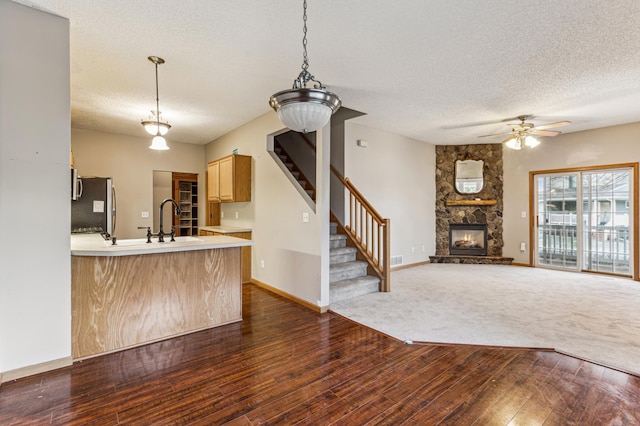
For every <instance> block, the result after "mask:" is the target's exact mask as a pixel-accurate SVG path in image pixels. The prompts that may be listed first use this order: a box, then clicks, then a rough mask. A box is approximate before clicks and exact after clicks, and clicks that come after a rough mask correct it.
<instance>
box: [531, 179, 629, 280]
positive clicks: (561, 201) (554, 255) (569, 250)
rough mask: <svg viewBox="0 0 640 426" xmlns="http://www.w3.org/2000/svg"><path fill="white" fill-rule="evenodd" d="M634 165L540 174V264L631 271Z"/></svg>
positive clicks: (537, 191)
mask: <svg viewBox="0 0 640 426" xmlns="http://www.w3.org/2000/svg"><path fill="white" fill-rule="evenodd" d="M631 179H632V169H631V168H617V169H607V170H604V169H598V170H589V171H580V172H567V173H554V174H538V175H536V177H535V197H536V198H535V205H536V208H537V211H536V212H535V213H536V215H537V216H536V217H537V223H536V241H535V243H536V250H535V254H536V255H535V264H536V265H537V266H543V267H550V268H561V269H567V270H583V271H591V272H603V273H611V274H619V275H632V273H633V271H632V259H633V256H632V253H631V251H632V250H631V247H632V235H633V233H632V229H631V227H632V223H633V221H632V220H631V217H632V209H631V208H630V206H632V205H633V200H632V194H633V193H632V191H631V188H632V187H633V182H632V181H631Z"/></svg>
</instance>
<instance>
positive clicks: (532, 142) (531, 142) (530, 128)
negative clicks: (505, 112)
mask: <svg viewBox="0 0 640 426" xmlns="http://www.w3.org/2000/svg"><path fill="white" fill-rule="evenodd" d="M527 118H529V116H528V115H520V116H518V119H519V120H520V123H516V124H508V126H511V131H510V132H506V133H496V134H492V135H482V136H478V137H480V138H486V137H491V136H501V135H505V134H510V136H509V137H508V138H506V139H505V140H503V141H502V143H504V144H505V145H506V146H507V148H511V149H515V150H521V149H522V148H524V147H527V148H535V147H536V146H538V145H540V141H539V140H538V139H537V138H535V137H534V136H533V135H536V136H557V135H559V134H561V133H562V132H558V131H556V130H547V129H551V128H553V127H560V126H566V125H569V124H571V122H570V121H558V122H555V123H549V124H543V125H542V126H534V125H533V124H532V123H526V122H525V121H526V120H527Z"/></svg>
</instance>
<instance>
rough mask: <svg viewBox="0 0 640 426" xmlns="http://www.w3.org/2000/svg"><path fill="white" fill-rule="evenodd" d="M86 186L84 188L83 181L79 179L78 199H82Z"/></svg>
mask: <svg viewBox="0 0 640 426" xmlns="http://www.w3.org/2000/svg"><path fill="white" fill-rule="evenodd" d="M83 191H84V186H82V179H80V178H78V198H80V197H82V192H83Z"/></svg>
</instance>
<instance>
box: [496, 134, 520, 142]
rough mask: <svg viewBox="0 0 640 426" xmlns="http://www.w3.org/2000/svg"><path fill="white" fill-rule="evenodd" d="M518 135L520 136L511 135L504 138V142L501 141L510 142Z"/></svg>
mask: <svg viewBox="0 0 640 426" xmlns="http://www.w3.org/2000/svg"><path fill="white" fill-rule="evenodd" d="M517 137H518V136H516V135H511V136H509V137H508V138H506V139H505V140H503V141H502V142H500V143H507V142H509V141H510V140H511V139H515V138H517Z"/></svg>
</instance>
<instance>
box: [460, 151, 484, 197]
mask: <svg viewBox="0 0 640 426" xmlns="http://www.w3.org/2000/svg"><path fill="white" fill-rule="evenodd" d="M463 168H464V170H463ZM477 168H479V171H478V172H479V175H478V174H477V172H475V170H477ZM470 173H472V175H471V176H467V175H468V174H470ZM460 175H463V176H465V177H458V176H460ZM458 179H460V180H462V179H469V181H474V182H476V189H477V190H471V191H465V190H464V186H463V185H462V184H463V183H464V182H460V185H459V182H458ZM478 180H479V181H480V182H479V184H480V187H479V188H477V186H478ZM453 186H454V188H455V189H456V192H457V193H459V194H462V195H473V194H478V193H480V192H481V191H482V189H483V188H484V161H483V160H470V159H466V160H456V162H455V167H454V174H453Z"/></svg>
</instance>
